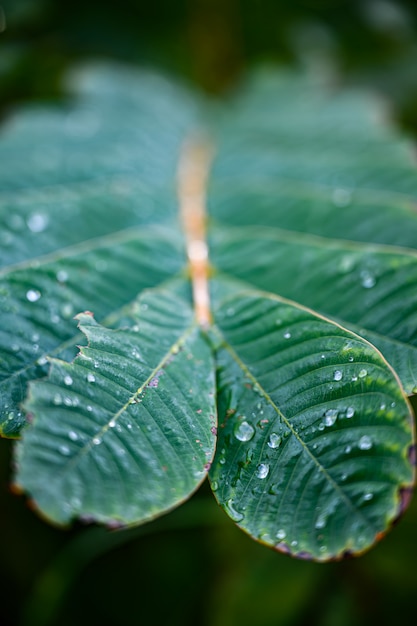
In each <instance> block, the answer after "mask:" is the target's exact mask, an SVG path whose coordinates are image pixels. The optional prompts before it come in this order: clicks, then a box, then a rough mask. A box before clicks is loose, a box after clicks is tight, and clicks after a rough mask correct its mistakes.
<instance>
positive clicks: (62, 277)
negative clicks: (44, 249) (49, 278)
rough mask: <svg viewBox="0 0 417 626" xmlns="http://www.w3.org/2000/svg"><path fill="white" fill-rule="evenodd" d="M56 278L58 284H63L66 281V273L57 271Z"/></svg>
mask: <svg viewBox="0 0 417 626" xmlns="http://www.w3.org/2000/svg"><path fill="white" fill-rule="evenodd" d="M56 278H57V280H58V282H60V283H65V282H66V281H67V280H68V272H66V271H65V270H59V271H58V272H57V273H56Z"/></svg>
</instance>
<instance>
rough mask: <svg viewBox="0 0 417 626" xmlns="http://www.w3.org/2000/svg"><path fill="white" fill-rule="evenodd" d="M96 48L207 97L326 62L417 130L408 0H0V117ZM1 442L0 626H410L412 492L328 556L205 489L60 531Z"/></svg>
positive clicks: (415, 585) (57, 91)
mask: <svg viewBox="0 0 417 626" xmlns="http://www.w3.org/2000/svg"><path fill="white" fill-rule="evenodd" d="M97 58H99V59H106V58H107V59H117V60H121V61H124V62H127V63H130V64H133V65H146V66H152V67H156V68H160V69H162V70H164V71H165V72H168V73H170V74H172V75H174V76H179V77H180V78H181V79H182V80H185V81H186V82H188V83H191V84H192V85H196V86H197V87H199V88H202V89H203V90H205V91H207V92H208V93H210V94H221V93H222V92H223V91H224V90H225V89H227V88H228V86H230V85H233V83H234V82H235V81H236V80H238V79H239V77H240V76H241V75H242V74H243V73H244V72H245V71H246V70H247V69H248V68H249V67H251V66H253V65H255V64H257V63H260V62H271V61H274V62H277V63H280V64H285V65H291V64H297V63H310V64H314V63H315V64H326V65H330V66H332V67H333V69H334V70H335V72H336V74H337V76H338V77H339V80H340V83H344V82H347V83H353V84H360V85H364V86H366V87H369V88H372V89H374V90H375V89H376V90H378V91H380V92H381V93H382V94H383V95H384V96H385V97H386V98H387V99H388V101H389V102H390V103H391V105H392V109H391V110H392V114H393V117H394V118H395V119H396V120H397V122H398V123H399V124H400V125H401V126H403V127H404V128H405V129H406V130H407V131H408V133H409V134H410V135H411V137H412V138H413V137H414V138H416V137H417V2H416V0H408V1H407V0H403V1H399V0H398V1H395V2H394V1H393V0H358V1H355V0H304V1H300V0H295V1H290V0H287V1H285V0H194V1H193V0H176V1H175V2H174V1H171V0H152V1H150V2H142V1H141V0H117V1H116V0H101V1H98V0H97V1H96V0H94V1H93V0H90V1H87V0H71V1H69V0H0V113H1V114H2V115H7V112H8V110H9V109H10V108H12V107H13V106H16V105H17V104H20V103H22V102H25V101H28V100H33V99H45V98H46V99H51V98H57V97H60V96H61V95H62V92H61V77H62V75H63V73H64V72H65V69H66V68H68V67H70V66H71V65H73V64H74V63H76V62H79V61H83V60H87V59H88V60H89V59H97ZM0 166H1V165H0ZM11 448H12V445H11V443H10V442H7V441H0V534H1V538H2V541H1V547H0V586H1V595H2V597H1V606H0V624H1V626H11V625H13V626H14V625H18V624H19V625H22V626H46V625H57V626H70V625H71V626H72V625H74V624H77V625H78V626H83V625H84V624H89V625H97V626H125V625H126V626H130V625H135V626H137V625H145V626H154V625H155V626H161V625H163V624H169V625H170V626H176V625H178V626H180V625H181V626H188V625H190V626H191V625H193V626H194V625H198V626H200V625H201V626H234V625H238V624H239V625H241V626H275V625H277V626H279V625H282V626H290V625H293V624H294V625H297V626H302V625H308V626H348V625H349V626H350V625H355V626H361V625H362V624H367V625H369V624H371V625H372V624H382V625H384V624H392V623H397V624H401V625H408V624H410V625H411V624H414V623H415V615H414V614H415V612H416V611H415V608H416V599H417V575H416V573H415V568H416V563H417V540H416V537H415V535H416V529H417V502H414V503H413V504H412V506H411V508H410V509H409V510H408V511H407V513H406V515H405V516H404V518H403V519H402V520H401V523H400V524H399V525H398V526H397V527H396V528H395V529H394V530H393V531H392V532H391V533H390V534H389V535H388V537H387V538H386V539H384V541H382V542H381V543H380V544H379V545H378V546H377V547H375V548H374V549H373V550H372V551H371V552H369V553H368V554H366V555H364V556H363V557H361V558H359V559H352V560H349V561H346V562H343V563H331V564H327V565H323V564H314V563H307V562H302V561H295V560H293V559H291V558H289V557H286V556H283V555H280V554H275V553H273V552H272V551H270V550H268V549H267V548H265V547H262V546H260V545H257V544H256V543H255V542H253V541H252V540H250V539H249V538H248V537H246V536H245V535H244V534H243V533H242V532H241V531H239V530H238V529H237V528H236V527H235V526H234V524H233V523H232V522H231V521H230V520H228V519H227V518H226V516H225V515H224V514H223V513H222V512H221V511H220V510H219V509H218V507H217V506H216V504H215V502H214V500H213V498H212V496H211V494H210V492H209V489H208V487H207V486H204V487H203V488H202V489H201V490H200V492H199V493H198V494H196V495H195V496H194V497H193V498H192V499H191V500H190V501H189V502H188V503H187V504H186V505H184V506H183V507H180V508H179V509H177V510H176V511H174V512H173V513H171V514H169V515H167V516H165V517H164V518H161V519H160V520H158V521H157V522H155V523H153V524H149V525H146V526H143V527H140V528H137V529H132V530H129V531H121V532H112V533H110V532H108V531H106V530H104V529H101V528H98V527H83V526H81V525H79V526H75V527H74V528H72V529H71V530H68V531H62V530H59V529H55V528H53V527H51V526H49V525H47V524H45V523H44V522H43V521H42V520H40V519H39V518H37V517H36V516H35V515H34V514H33V513H32V512H31V511H30V510H29V508H28V507H27V505H26V503H25V502H24V501H23V499H22V498H16V497H15V496H14V495H12V494H11V493H10V490H9V486H8V483H9V476H10V464H11Z"/></svg>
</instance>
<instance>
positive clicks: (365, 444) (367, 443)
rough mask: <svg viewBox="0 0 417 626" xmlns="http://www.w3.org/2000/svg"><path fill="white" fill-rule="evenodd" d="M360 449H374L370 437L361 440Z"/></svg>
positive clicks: (365, 436)
mask: <svg viewBox="0 0 417 626" xmlns="http://www.w3.org/2000/svg"><path fill="white" fill-rule="evenodd" d="M358 447H359V449H360V450H370V449H371V448H372V440H371V438H370V437H368V435H364V436H363V437H361V438H360V439H359V443H358Z"/></svg>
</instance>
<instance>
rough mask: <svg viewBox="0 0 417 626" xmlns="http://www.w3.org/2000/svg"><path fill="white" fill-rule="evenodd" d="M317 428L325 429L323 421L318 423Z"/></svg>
mask: <svg viewBox="0 0 417 626" xmlns="http://www.w3.org/2000/svg"><path fill="white" fill-rule="evenodd" d="M318 429H319V430H324V429H325V425H324V424H323V422H320V424H319V425H318Z"/></svg>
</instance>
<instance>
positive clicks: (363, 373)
mask: <svg viewBox="0 0 417 626" xmlns="http://www.w3.org/2000/svg"><path fill="white" fill-rule="evenodd" d="M367 375H368V372H367V370H365V369H362V370H360V372H359V374H358V376H359V378H365V376H367Z"/></svg>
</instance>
